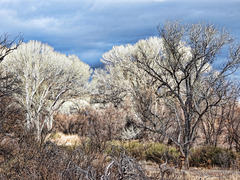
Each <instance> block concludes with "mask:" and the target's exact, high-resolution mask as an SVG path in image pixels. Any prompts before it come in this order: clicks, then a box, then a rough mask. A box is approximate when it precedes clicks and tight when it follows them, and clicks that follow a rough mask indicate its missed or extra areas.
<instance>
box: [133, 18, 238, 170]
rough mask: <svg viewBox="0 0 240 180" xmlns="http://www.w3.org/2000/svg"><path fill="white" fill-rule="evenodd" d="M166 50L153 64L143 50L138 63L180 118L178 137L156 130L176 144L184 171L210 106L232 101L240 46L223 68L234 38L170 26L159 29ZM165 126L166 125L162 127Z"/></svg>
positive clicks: (201, 27)
mask: <svg viewBox="0 0 240 180" xmlns="http://www.w3.org/2000/svg"><path fill="white" fill-rule="evenodd" d="M158 30H159V33H160V36H161V38H162V44H163V51H162V52H159V55H158V57H157V58H154V59H151V58H149V57H148V56H147V53H146V52H145V50H144V49H142V48H141V47H140V48H139V54H140V55H139V56H136V57H135V58H134V61H136V62H137V63H138V65H139V68H140V69H143V70H144V71H145V72H147V73H148V74H149V75H150V76H151V77H153V78H154V79H155V81H156V82H157V83H158V85H159V87H158V88H159V96H160V97H164V98H163V99H164V101H165V105H166V106H167V107H168V108H169V109H170V110H171V111H172V112H174V114H173V115H172V116H174V120H175V122H176V123H175V124H176V130H177V132H178V133H177V134H178V135H177V137H176V138H174V137H171V136H170V134H169V133H168V130H167V129H164V128H159V129H156V130H157V131H158V132H159V133H162V134H164V135H165V136H167V137H168V138H169V139H171V140H172V141H173V142H174V143H175V144H176V145H177V146H178V147H179V149H180V151H181V153H182V156H183V160H184V164H183V165H184V166H185V167H188V157H189V151H190V148H191V145H192V144H193V142H194V139H195V137H196V134H197V129H198V127H199V124H200V121H201V120H202V118H203V116H204V115H205V114H206V112H208V110H209V108H210V107H214V106H217V105H219V104H220V103H222V101H224V100H225V99H228V98H229V97H228V96H227V95H226V92H227V91H228V90H229V88H230V87H231V86H230V84H231V82H230V80H229V79H227V77H228V76H229V75H230V74H232V73H233V72H234V71H236V70H237V68H238V66H239V63H240V46H239V45H236V46H231V49H230V51H229V57H228V59H227V60H226V61H225V62H223V63H222V64H221V66H219V67H218V68H217V69H215V68H214V67H215V66H214V62H215V61H216V60H217V55H219V54H220V53H221V49H222V48H223V47H224V46H225V45H229V44H231V43H232V41H233V40H232V38H231V37H230V35H229V34H228V33H227V32H226V31H224V30H219V29H217V28H215V27H214V26H213V25H206V24H192V25H181V24H180V23H179V22H173V23H172V22H167V23H166V24H165V25H164V27H159V28H158ZM162 127H164V126H162Z"/></svg>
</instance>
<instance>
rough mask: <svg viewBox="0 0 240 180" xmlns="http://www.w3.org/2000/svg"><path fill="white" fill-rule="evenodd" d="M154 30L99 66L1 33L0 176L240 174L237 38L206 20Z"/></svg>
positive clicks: (239, 51) (233, 176)
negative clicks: (93, 68)
mask: <svg viewBox="0 0 240 180" xmlns="http://www.w3.org/2000/svg"><path fill="white" fill-rule="evenodd" d="M158 31H159V37H150V38H148V39H145V40H139V41H138V42H137V43H136V44H128V45H121V46H114V47H113V48H112V49H111V50H110V51H108V52H106V53H105V54H103V56H102V59H101V61H102V62H103V64H104V67H102V68H99V69H95V70H92V69H91V68H90V66H89V65H87V64H86V63H84V62H82V61H81V60H80V59H79V58H78V57H77V56H75V55H68V56H66V55H64V54H61V53H59V52H56V51H55V50H54V49H53V48H52V47H51V46H49V45H47V44H43V43H41V42H39V41H29V42H27V43H25V42H23V41H22V38H21V36H20V35H19V36H17V37H16V38H14V39H11V38H10V36H8V35H3V36H1V37H0V178H1V179H92V180H96V179H102V180H110V179H201V178H220V177H221V178H222V179H238V178H240V114H239V113H240V107H239V102H238V101H239V92H240V88H239V80H236V79H234V78H233V77H234V76H233V75H234V73H235V72H237V70H238V68H239V64H240V46H239V44H237V43H236V42H235V41H234V38H233V37H232V36H231V35H230V34H229V33H228V32H227V31H225V30H224V29H218V28H217V27H215V26H214V25H209V24H204V23H199V24H181V23H180V22H178V21H174V22H169V21H168V22H166V23H165V25H163V26H159V27H158ZM226 49H228V54H227V55H226V53H222V52H225V51H226ZM223 55H225V57H224V60H221V61H220V60H219V58H220V57H222V56H223ZM221 178H220V179H221Z"/></svg>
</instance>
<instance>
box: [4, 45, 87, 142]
mask: <svg viewBox="0 0 240 180" xmlns="http://www.w3.org/2000/svg"><path fill="white" fill-rule="evenodd" d="M3 64H4V66H5V68H6V70H7V71H9V72H11V73H13V74H14V75H15V76H16V77H17V78H18V79H19V80H20V81H21V83H19V86H20V88H21V93H18V94H15V98H16V99H17V100H18V102H19V103H20V104H21V105H22V107H23V108H24V109H25V112H26V123H25V125H26V129H28V130H29V129H34V130H35V131H36V135H37V139H38V140H40V138H41V133H42V131H43V129H44V128H45V127H46V126H47V128H48V129H51V128H52V123H53V119H52V116H53V112H54V111H55V110H57V109H58V108H59V107H60V105H61V104H62V103H63V102H64V101H65V100H66V99H69V98H71V97H72V96H79V95H81V94H83V93H86V87H87V85H88V80H89V78H90V73H91V70H90V67H89V65H87V64H85V63H83V62H82V61H80V60H79V59H78V58H77V56H75V55H71V56H68V57H67V56H66V55H64V54H60V53H58V52H55V51H54V49H53V48H52V47H51V46H49V45H47V44H42V43H41V42H38V41H29V42H28V43H23V44H22V45H21V46H19V48H18V49H17V50H16V51H14V52H13V53H11V54H9V55H8V56H6V59H5V61H4V63H3Z"/></svg>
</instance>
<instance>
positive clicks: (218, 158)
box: [190, 146, 236, 168]
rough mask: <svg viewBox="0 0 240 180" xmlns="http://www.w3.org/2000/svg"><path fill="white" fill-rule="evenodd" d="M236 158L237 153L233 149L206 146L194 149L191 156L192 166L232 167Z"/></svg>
mask: <svg viewBox="0 0 240 180" xmlns="http://www.w3.org/2000/svg"><path fill="white" fill-rule="evenodd" d="M235 160H236V155H235V154H234V152H233V151H230V150H227V149H224V148H220V147H212V146H205V147H201V148H198V149H194V150H193V153H192V155H191V157H190V166H195V167H208V168H211V167H215V166H217V167H221V168H230V167H231V164H232V162H233V161H235Z"/></svg>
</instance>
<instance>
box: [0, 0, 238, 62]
mask: <svg viewBox="0 0 240 180" xmlns="http://www.w3.org/2000/svg"><path fill="white" fill-rule="evenodd" d="M239 7H240V2H239V1H237V0H228V1H222V0H220V1H219V0H212V1H207V0H203V1H202V0H201V1H200V0H197V1H192V0H185V1H178V0H165V1H160V0H115V1H111V0H81V1H75V0H48V1H37V0H18V1H15V0H1V1H0V16H1V21H0V32H1V33H3V32H9V33H10V34H13V35H14V34H17V33H19V32H22V33H24V37H25V41H28V40H30V39H35V40H39V41H42V42H44V43H48V44H50V45H51V46H53V47H54V48H55V49H56V50H57V51H60V52H62V53H65V54H76V55H78V56H79V57H80V59H81V60H83V61H84V62H87V63H88V64H90V65H91V66H98V65H99V62H100V61H99V60H100V58H101V55H102V53H104V52H106V51H108V50H110V49H111V48H112V46H114V45H120V44H126V43H136V42H137V41H138V40H139V39H143V38H144V39H145V38H147V37H149V36H156V35H158V32H157V29H156V26H157V25H158V24H162V23H164V21H165V20H167V19H170V20H171V19H172V20H176V19H182V21H183V22H186V23H195V22H200V21H204V22H208V23H213V24H216V25H217V26H219V27H223V26H224V27H226V28H227V29H230V31H231V34H233V35H234V36H235V37H237V38H238V39H239V38H240V36H239V29H240V23H238V21H239V18H240V11H239Z"/></svg>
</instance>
